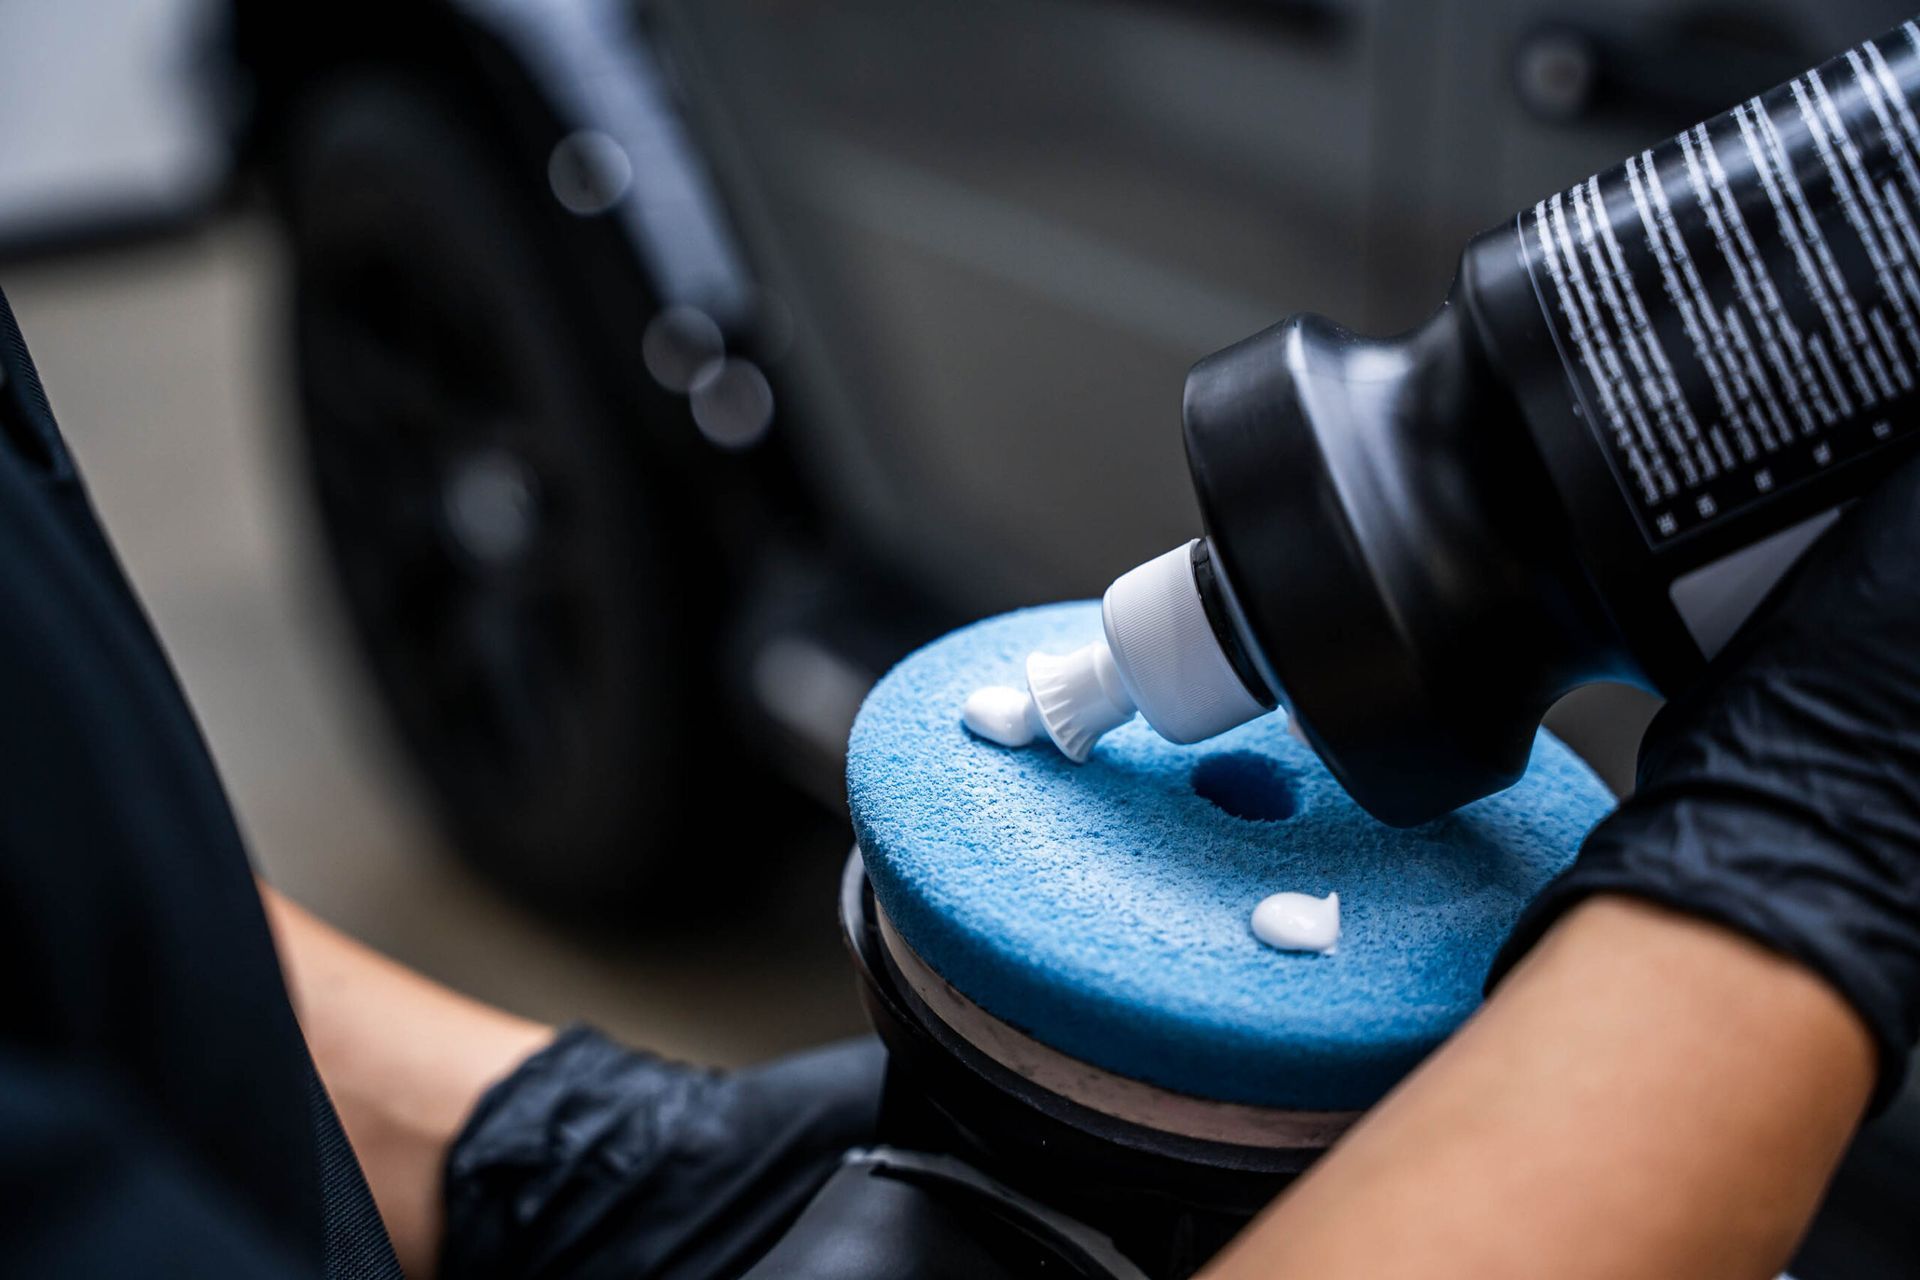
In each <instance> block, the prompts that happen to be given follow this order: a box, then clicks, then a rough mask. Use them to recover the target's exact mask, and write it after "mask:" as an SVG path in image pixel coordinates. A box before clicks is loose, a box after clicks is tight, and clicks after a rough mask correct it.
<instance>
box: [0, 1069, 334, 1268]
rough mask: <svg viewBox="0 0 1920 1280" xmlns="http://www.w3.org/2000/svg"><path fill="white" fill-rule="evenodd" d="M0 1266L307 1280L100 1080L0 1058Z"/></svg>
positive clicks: (247, 1217) (181, 1152)
mask: <svg viewBox="0 0 1920 1280" xmlns="http://www.w3.org/2000/svg"><path fill="white" fill-rule="evenodd" d="M0 1257H4V1258H5V1259H6V1273H7V1274H8V1275H16V1276H45V1277H55V1276H57V1277H60V1278H61V1280H96V1278H97V1280H124V1278H125V1277H129V1276H139V1277H142V1278H143V1280H171V1278H173V1277H179V1280H205V1278H206V1277H213V1276H218V1277H220V1278H221V1280H308V1278H310V1277H311V1278H313V1280H317V1277H318V1275H319V1273H318V1271H317V1270H316V1269H314V1268H313V1267H311V1266H306V1265H302V1264H300V1263H299V1262H297V1261H296V1260H295V1259H294V1258H293V1257H292V1256H290V1255H289V1254H287V1253H285V1252H284V1251H283V1249H282V1247H281V1245H280V1243H279V1242H277V1241H274V1240H271V1239H269V1238H267V1237H266V1236H264V1235H262V1234H261V1233H260V1231H259V1228H258V1225H257V1223H256V1222H255V1220H254V1218H253V1216H252V1215H251V1214H248V1213H245V1212H242V1211H240V1209H239V1207H238V1206H236V1205H235V1203H234V1201H233V1197H232V1196H231V1194H230V1193H228V1192H227V1191H226V1189H225V1188H223V1187H220V1186H217V1185H215V1184H214V1183H213V1182H211V1181H210V1180H208V1179H207V1178H206V1177H205V1176H204V1174H203V1172H202V1171H201V1170H200V1169H198V1168H197V1167H195V1163H194V1161H193V1158H192V1156H191V1155H190V1154H188V1153H187V1152H186V1151H184V1150H182V1149H181V1148H179V1147H178V1146H177V1145H175V1144H173V1143H170V1142H168V1141H167V1140H166V1139H165V1138H164V1137H163V1136H162V1135H161V1134H159V1133H157V1132H155V1131H154V1130H153V1129H151V1128H150V1127H148V1126H147V1125H146V1124H145V1123H144V1122H143V1120H142V1112H141V1110H140V1108H138V1107H137V1106H135V1105H133V1103H132V1102H131V1101H130V1100H129V1099H127V1098H126V1097H124V1096H122V1090H120V1089H119V1088H117V1087H116V1086H115V1085H114V1084H113V1083H112V1082H111V1080H110V1079H109V1078H108V1077H107V1076H105V1075H104V1074H99V1073H94V1072H89V1071H85V1070H82V1069H78V1068H74V1067H70V1066H55V1065H51V1064H49V1063H44V1062H38V1061H34V1060H31V1059H27V1058H24V1057H21V1056H19V1055H16V1054H11V1053H4V1054H0Z"/></svg>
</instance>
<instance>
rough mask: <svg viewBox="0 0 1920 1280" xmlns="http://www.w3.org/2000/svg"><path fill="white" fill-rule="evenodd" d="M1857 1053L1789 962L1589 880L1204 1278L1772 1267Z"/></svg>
mask: <svg viewBox="0 0 1920 1280" xmlns="http://www.w3.org/2000/svg"><path fill="white" fill-rule="evenodd" d="M1874 1066H1875V1060H1874V1055H1873V1044H1872V1041H1871V1039H1870V1038H1869V1036H1868V1034H1867V1031H1866V1028H1865V1026H1864V1024H1862V1023H1861V1021H1860V1019H1859V1017H1858V1016H1857V1015H1856V1014H1855V1013H1854V1011H1853V1009H1852V1008H1851V1006H1849V1005H1848V1004H1847V1003H1846V1002H1845V1001H1843V1000H1842V999H1841V998H1840V997H1839V996H1838V995H1837V994H1836V993H1835V992H1834V990H1833V989H1832V988H1831V987H1830V986H1829V985H1828V984H1826V983H1825V982H1823V981H1822V980H1821V979H1820V978H1818V977H1816V976H1815V975H1814V974H1813V973H1812V972H1810V971H1809V970H1807V969H1806V968H1804V967H1803V966H1801V965H1799V964H1796V963H1794V962H1793V961H1790V960H1787V959H1784V958H1783V957H1781V956H1779V955H1777V954H1776V953H1774V952H1772V951H1769V950H1767V949H1765V948H1763V947H1761V946H1759V945H1757V944H1756V943H1754V942H1752V941H1750V940H1748V939H1746V938H1745V937H1743V936H1741V935H1739V934H1736V933H1734V932H1732V931H1731V930H1728V929H1726V928H1723V927H1721V926H1719V925H1715V924H1709V923H1706V922H1704V921H1700V920H1698V919H1695V918H1692V917H1689V916H1684V915H1680V914H1676V913H1674V912H1672V911H1669V910H1666V909H1663V908H1660V907H1655V906H1652V905H1650V904H1647V903H1644V902H1638V901H1633V900H1629V899H1625V898H1618V897H1600V898H1593V899H1590V900H1588V901H1586V902H1584V903H1583V904H1581V905H1580V906H1578V907H1576V908H1574V909H1573V910H1572V911H1570V912H1569V913H1568V914H1567V915H1566V916H1564V917H1563V918H1562V919H1561V920H1560V922H1559V923H1558V924H1557V925H1555V926H1554V927H1553V928H1552V929H1551V930H1550V931H1549V932H1548V933H1547V935H1546V936H1545V937H1544V938H1543V939H1542V941H1541V943H1540V944H1539V946H1537V947H1536V948H1535V949H1534V950H1533V951H1532V952H1531V953H1530V954H1528V956H1527V957H1526V958H1525V959H1524V960H1523V961H1521V962H1520V963H1519V965H1517V966H1516V968H1515V969H1514V971H1513V972H1512V974H1511V975H1510V976H1509V977H1508V978H1507V979H1506V981H1505V982H1504V983H1503V984H1502V985H1501V986H1500V988H1499V990H1498V992H1497V994H1496V996H1495V997H1494V998H1493V999H1492V1000H1490V1001H1489V1002H1488V1004H1487V1006H1486V1007H1485V1009H1484V1010H1482V1012H1481V1013H1480V1014H1479V1016H1477V1017H1476V1018H1474V1019H1473V1020H1472V1021H1471V1022H1469V1023H1468V1025H1467V1026H1466V1027H1465V1028H1463V1029H1462V1031H1461V1032H1460V1034H1459V1035H1457V1036H1456V1037H1455V1038H1454V1039H1453V1040H1451V1041H1450V1042H1449V1043H1448V1044H1446V1045H1445V1046H1444V1047H1443V1048H1442V1049H1441V1050H1440V1051H1439V1052H1437V1053H1436V1054H1435V1055H1434V1056H1433V1057H1432V1058H1431V1059H1429V1060H1428V1061H1427V1062H1426V1063H1425V1064H1424V1065H1423V1066H1422V1067H1421V1068H1420V1070H1419V1071H1417V1072H1416V1073H1415V1074H1414V1075H1413V1076H1411V1077H1410V1078H1409V1079H1408V1080H1407V1081H1406V1082H1405V1083H1404V1084H1403V1085H1402V1086H1401V1087H1400V1088H1399V1089H1398V1090H1397V1091H1395V1092H1394V1094H1393V1095H1391V1096H1390V1097H1389V1098H1388V1099H1387V1100H1386V1101H1385V1102H1384V1103H1382V1104H1381V1105H1380V1106H1379V1107H1377V1108H1376V1109H1375V1110H1374V1111H1373V1112H1372V1113H1370V1114H1369V1115H1368V1116H1367V1117H1366V1118H1365V1119H1364V1120H1363V1121H1362V1122H1361V1123H1360V1124H1359V1125H1358V1126H1357V1127H1356V1128H1355V1129H1354V1130H1353V1132H1352V1133H1350V1134H1349V1135H1348V1136H1347V1138H1346V1139H1345V1140H1343V1141H1342V1142H1341V1144H1340V1145H1339V1146H1337V1147H1336V1148H1335V1149H1334V1150H1333V1152H1332V1153H1331V1154H1330V1155H1328V1156H1327V1157H1326V1159H1324V1160H1323V1161H1322V1162H1321V1163H1320V1164H1319V1165H1318V1166H1316V1167H1315V1168H1314V1169H1313V1171H1312V1172H1311V1173H1309V1174H1308V1175H1307V1176H1306V1177H1305V1178H1303V1179H1302V1180H1301V1181H1300V1182H1299V1183H1298V1184H1296V1186H1295V1187H1294V1188H1293V1189H1292V1190H1291V1191H1290V1192H1289V1193H1288V1194H1287V1195H1286V1196H1284V1197H1282V1198H1281V1200H1280V1201H1279V1202H1278V1203H1277V1204H1276V1205H1275V1206H1274V1207H1273V1208H1271V1209H1270V1210H1268V1211H1267V1213H1266V1214H1265V1215H1263V1216H1262V1218H1261V1219H1260V1220H1259V1221H1258V1222H1257V1224H1256V1225H1255V1226H1254V1227H1253V1228H1252V1229H1251V1230H1249V1231H1248V1232H1247V1233H1246V1234H1245V1235H1243V1236H1242V1237H1241V1239H1240V1240H1239V1241H1238V1242H1236V1244H1235V1245H1234V1246H1233V1247H1232V1248H1231V1249H1229V1250H1228V1252H1227V1253H1226V1254H1224V1255H1222V1257H1221V1258H1220V1259H1219V1260H1218V1262H1217V1263H1216V1264H1215V1267H1214V1269H1213V1270H1212V1271H1210V1272H1209V1273H1208V1276H1209V1277H1210V1280H1250V1278H1251V1277H1256V1276H1257V1277H1262V1278H1263V1280H1285V1278H1286V1277H1292V1276H1302V1277H1309V1276H1310V1277H1313V1278H1314V1280H1336V1278H1339V1277H1348V1276H1353V1277H1362V1276H1364V1277H1368V1278H1369V1280H1372V1278H1374V1277H1380V1278H1382V1280H1390V1278H1391V1277H1396V1276H1408V1277H1413V1276H1418V1277H1421V1278H1422V1280H1446V1278H1448V1277H1454V1276H1458V1277H1475V1278H1476V1280H1498V1278H1500V1277H1507V1276H1513V1277H1534V1276H1543V1275H1551V1276H1555V1277H1560V1278H1564V1280H1581V1278H1583V1277H1595V1278H1596V1280H1597V1278H1599V1277H1606V1278H1607V1280H1634V1278H1636V1277H1647V1278H1648V1280H1653V1278H1655V1277H1658V1278H1660V1280H1666V1278H1668V1277H1672V1276H1678V1275H1684V1276H1688V1277H1690V1278H1698V1280H1715V1278H1716V1277H1723V1276H1724V1277H1728V1278H1729V1280H1732V1278H1735V1277H1739V1278H1745V1280H1759V1278H1760V1277H1768V1276H1772V1275H1775V1274H1777V1273H1778V1272H1779V1271H1780V1270H1781V1268H1782V1267H1783V1266H1784V1265H1785V1264H1786V1262H1787V1260H1788V1258H1789V1257H1790V1255H1791V1253H1792V1251H1793V1248H1794V1246H1795V1244H1796V1243H1797V1242H1798V1240H1799V1237H1800V1235H1801V1233H1802V1232H1803V1231H1804V1229H1805V1226H1806V1223H1807V1222H1808V1220H1809V1219H1810V1218H1811V1216H1812V1214H1813V1211H1814V1209H1815V1208H1816V1206H1817V1205H1818V1203H1819V1199H1820V1195H1821V1193H1822V1191H1823V1189H1824V1188H1825V1185H1826V1181H1827V1179H1828V1177H1829V1176H1830V1175H1831V1173H1832V1171H1833V1168H1834V1166H1835V1164H1836V1163H1837V1161H1838V1160H1839V1158H1840V1155H1841V1153H1842V1152H1843V1151H1844V1149H1845V1147H1846V1143H1847V1140H1848V1138H1849V1137H1850V1136H1851V1134H1852V1132H1853V1129H1854V1126H1855V1125H1856V1124H1858V1122H1859V1119H1860V1116H1861V1113H1862V1110H1863V1109H1864V1108H1865V1106H1866V1102H1867V1097H1868V1094H1869V1092H1870V1091H1871V1089H1872V1087H1873V1081H1874Z"/></svg>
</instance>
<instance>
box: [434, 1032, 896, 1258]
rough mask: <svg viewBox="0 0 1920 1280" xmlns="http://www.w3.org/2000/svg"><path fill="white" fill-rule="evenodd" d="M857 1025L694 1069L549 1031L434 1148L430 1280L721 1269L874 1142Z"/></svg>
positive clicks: (875, 1056) (872, 1090)
mask: <svg viewBox="0 0 1920 1280" xmlns="http://www.w3.org/2000/svg"><path fill="white" fill-rule="evenodd" d="M884 1065H885V1055H884V1053H883V1052H882V1051H881V1049H880V1046H879V1044H878V1042H876V1041H874V1040H872V1039H863V1040H853V1041H848V1042H846V1043H843V1044H838V1045H829V1046H827V1047H825V1048H822V1049H814V1050H811V1051H809V1052H806V1053H800V1054H795V1055H793V1056H792V1057H788V1058H782V1059H780V1060H778V1061H776V1062H772V1063H768V1064H766V1065H764V1066H758V1067H750V1068H747V1069H746V1070H742V1071H731V1072H721V1071H708V1070H702V1069H699V1068H694V1067H688V1066H683V1065H681V1064H679V1063H674V1062H667V1061H664V1060H662V1059H660V1058H656V1057H654V1056H652V1055H651V1054H645V1053H639V1052H636V1051H634V1050H631V1049H626V1048H623V1047H622V1046H620V1045H617V1044H615V1043H613V1042H612V1041H610V1040H608V1039H606V1038H605V1037H604V1036H602V1035H600V1034H599V1033H598V1032H596V1031H593V1030H591V1029H590V1028H586V1027H575V1028H572V1029H570V1030H567V1031H563V1032H561V1033H560V1034H559V1035H558V1036H557V1037H555V1039H554V1040H553V1041H552V1043H550V1044H549V1045H548V1046H547V1047H546V1048H544V1049H542V1050H541V1051H540V1052H538V1053H536V1054H534V1055H533V1056H532V1057H530V1058H528V1059H527V1060H526V1061H525V1062H523V1063H522V1064H521V1065H520V1066H519V1067H518V1068H516V1069H515V1070H514V1072H513V1074H511V1075H509V1076H508V1077H507V1078H506V1079H504V1080H502V1081H501V1082H500V1083H499V1084H496V1085H495V1086H494V1087H493V1088H491V1089H489V1090H488V1091H487V1093H486V1094H485V1095H484V1096H483V1097H482V1098H481V1099H480V1102H479V1104H478V1105H477V1106H476V1107H475V1108H474V1113H473V1115H472V1117H471V1118H469V1120H468V1121H467V1125H466V1128H465V1129H464V1130H463V1131H462V1132H461V1134H460V1136H459V1137H458V1138H457V1139H456V1140H455V1141H454V1144H453V1148H452V1150H451V1152H450V1153H449V1154H448V1157H447V1174H446V1206H447V1218H446V1228H445V1231H444V1233H443V1241H442V1249H441V1258H440V1269H439V1274H440V1275H441V1276H442V1277H443V1280H477V1278H479V1277H486V1278H487V1280H507V1278H508V1277H521V1276H555V1275H565V1276H569V1277H573V1278H575V1280H596V1278H600V1277H605V1278H606V1280H614V1278H616V1277H617V1278H619V1280H628V1278H629V1277H633V1276H649V1277H659V1278H660V1280H708V1278H709V1277H720V1276H736V1275H738V1274H740V1272H741V1271H743V1270H744V1269H745V1268H746V1267H747V1266H748V1265H749V1264H750V1263H752V1261H753V1260H754V1259H755V1258H757V1257H758V1256H759V1255H760V1254H761V1253H762V1252H764V1251H765V1249H766V1248H767V1247H768V1246H769V1245H771V1244H772V1243H773V1241H774V1239H775V1238H776V1237H777V1236H778V1235H779V1233H780V1232H782V1231H784V1230H785V1229H786V1227H787V1225H788V1224H789V1223H791V1222H792V1220H793V1218H794V1217H795V1216H796V1215H798V1214H799V1212H800V1210H801V1209H803V1208H804V1207H805V1206H806V1204H807V1201H808V1200H810V1199H811V1198H812V1197H813V1195H814V1193H815V1192H816V1191H818V1190H819V1188H820V1187H821V1185H822V1184H823V1183H825V1182H826V1180H827V1178H828V1177H829V1176H830V1175H831V1174H832V1173H833V1171H834V1170H835V1169H836V1168H837V1167H838V1166H839V1163H840V1157H841V1156H842V1155H843V1154H844V1153H845V1152H846V1150H847V1149H848V1148H849V1147H854V1146H864V1145H868V1144H870V1143H872V1141H873V1140H874V1132H873V1131H874V1128H875V1125H876V1123H877V1119H878V1114H879V1108H880V1086H881V1075H882V1071H883V1068H884Z"/></svg>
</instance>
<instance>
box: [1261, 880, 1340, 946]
mask: <svg viewBox="0 0 1920 1280" xmlns="http://www.w3.org/2000/svg"><path fill="white" fill-rule="evenodd" d="M1253 936H1254V937H1256V938H1258V939H1260V941H1262V942H1264V943H1266V944H1267V945H1268V946H1270V947H1277V948H1279V949H1280V950H1282V951H1318V952H1320V953H1321V954H1322V955H1330V954H1332V952H1333V947H1334V944H1335V943H1337V942H1339V941H1340V895H1339V894H1337V893H1329V894H1328V895H1327V896H1326V897H1324V898H1316V897H1314V896H1313V895H1312V894H1310V893H1276V894H1274V895H1273V896H1272V897H1270V898H1262V899H1261V900H1260V905H1259V906H1257V907H1255V908H1254V909H1253Z"/></svg>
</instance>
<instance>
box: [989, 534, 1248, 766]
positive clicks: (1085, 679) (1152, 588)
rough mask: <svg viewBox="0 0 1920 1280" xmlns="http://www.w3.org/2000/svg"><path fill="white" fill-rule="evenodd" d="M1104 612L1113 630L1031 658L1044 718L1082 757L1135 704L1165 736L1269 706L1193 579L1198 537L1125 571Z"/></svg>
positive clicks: (1203, 731)
mask: <svg viewBox="0 0 1920 1280" xmlns="http://www.w3.org/2000/svg"><path fill="white" fill-rule="evenodd" d="M1100 620H1101V623H1102V629H1103V630H1104V631H1105V632H1106V636H1105V638H1104V639H1103V640H1096V641H1095V642H1094V643H1092V644H1090V645H1087V646H1085V647H1084V648H1080V649H1076V650H1075V651H1074V652H1072V653H1070V654H1067V655H1066V656H1065V657H1056V656H1054V655H1052V654H1044V653H1036V654H1033V655H1032V656H1031V657H1029V658H1028V659H1027V687H1028V689H1029V690H1030V691H1031V692H1032V694H1033V700H1034V705H1035V706H1036V707H1037V708H1038V711H1039V715H1040V722H1041V724H1042V725H1044V726H1045V728H1046V730H1047V736H1048V737H1050V738H1052V739H1053V741H1054V745H1056V746H1058V747H1059V748H1060V750H1061V752H1062V753H1063V754H1065V756H1066V757H1067V758H1068V759H1069V760H1072V761H1074V762H1075V763H1076V764H1078V763H1081V762H1084V761H1085V760H1086V758H1087V756H1088V755H1089V754H1091V753H1092V751H1093V744H1094V743H1095V742H1097V741H1098V740H1099V739H1100V736H1101V735H1102V734H1105V733H1107V732H1108V731H1109V730H1112V729H1115V728H1118V727H1119V726H1120V725H1123V724H1125V723H1126V722H1127V721H1128V720H1130V719H1132V718H1133V714H1134V712H1135V711H1138V712H1139V713H1140V714H1141V715H1143V716H1145V717H1146V719H1147V723H1148V724H1150V725H1152V726H1153V728H1154V731H1155V732H1156V733H1158V734H1159V735H1160V736H1161V737H1163V738H1165V739H1167V740H1168V741H1169V742H1181V743H1187V742H1201V741H1204V740H1205V739H1207V738H1211V737H1213V736H1214V735H1216V734H1221V733H1225V732H1226V731H1227V730H1229V729H1231V728H1233V727H1234V726H1235V725H1240V724H1245V723H1246V722H1247V721H1249V720H1252V719H1254V718H1255V717H1256V716H1260V715H1264V714H1265V713H1266V711H1267V708H1266V707H1265V706H1263V705H1262V704H1261V703H1260V702H1259V701H1258V700H1256V699H1255V698H1254V696H1253V695H1252V694H1250V693H1248V692H1247V687H1246V685H1244V684H1242V683H1241V682H1240V677H1239V676H1238V675H1236V674H1234V670H1233V664H1232V663H1230V662H1228V661H1227V655H1226V654H1225V653H1223V652H1221V650H1220V642H1219V641H1218V640H1217V639H1215V638H1214V634H1213V625H1212V624H1211V623H1210V622H1208V621H1207V610H1206V606H1205V605H1204V604H1203V603H1202V602H1201V599H1200V588H1199V585H1198V584H1197V583H1195V582H1194V579H1193V543H1191V542H1187V543H1183V544H1182V545H1180V546H1178V547H1175V548H1174V549H1173V550H1171V551H1169V552H1167V553H1166V554H1165V555H1161V556H1156V557H1154V558H1153V559H1151V560H1149V561H1147V562H1146V563H1145V564H1143V565H1140V566H1138V567H1137V568H1134V569H1130V570H1128V571H1127V572H1126V573H1123V574H1121V575H1120V576H1119V577H1118V578H1116V579H1115V580H1114V583H1113V585H1112V586H1110V587H1108V588H1107V594H1106V598H1105V599H1104V600H1103V601H1102V602H1101V606H1100Z"/></svg>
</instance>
